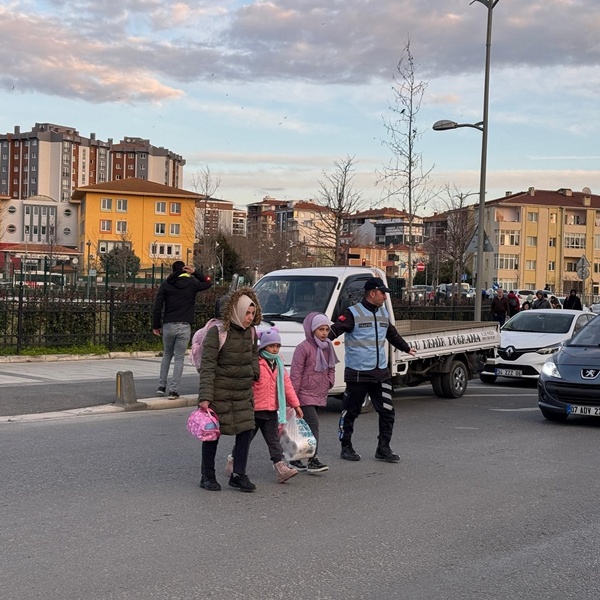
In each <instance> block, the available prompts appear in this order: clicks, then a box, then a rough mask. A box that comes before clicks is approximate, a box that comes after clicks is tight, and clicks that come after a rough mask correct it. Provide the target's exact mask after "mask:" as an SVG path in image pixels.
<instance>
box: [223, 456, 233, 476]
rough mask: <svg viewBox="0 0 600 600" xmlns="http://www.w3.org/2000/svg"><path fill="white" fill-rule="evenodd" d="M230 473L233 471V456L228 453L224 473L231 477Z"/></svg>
mask: <svg viewBox="0 0 600 600" xmlns="http://www.w3.org/2000/svg"><path fill="white" fill-rule="evenodd" d="M232 473H233V456H232V455H231V454H230V455H229V456H228V457H227V464H226V465H225V474H226V475H227V477H231V474H232Z"/></svg>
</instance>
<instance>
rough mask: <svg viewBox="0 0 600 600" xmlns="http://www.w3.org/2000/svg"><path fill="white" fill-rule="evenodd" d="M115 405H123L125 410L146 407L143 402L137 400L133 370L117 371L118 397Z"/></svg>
mask: <svg viewBox="0 0 600 600" xmlns="http://www.w3.org/2000/svg"><path fill="white" fill-rule="evenodd" d="M115 406H121V407H122V408H123V410H141V409H144V408H146V405H145V404H144V403H143V402H138V401H137V394H136V393H135V383H134V381H133V372H132V371H118V372H117V399H116V401H115Z"/></svg>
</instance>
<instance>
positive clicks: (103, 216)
mask: <svg viewBox="0 0 600 600" xmlns="http://www.w3.org/2000/svg"><path fill="white" fill-rule="evenodd" d="M200 198H202V196H201V195H199V194H196V193H194V192H189V191H186V190H181V189H178V188H174V187H170V186H167V185H162V184H160V183H154V182H151V181H146V180H144V179H137V178H129V179H120V180H116V181H108V182H105V183H98V184H95V185H89V186H87V187H80V188H77V190H76V191H75V192H74V193H73V196H72V198H71V203H73V204H78V205H79V241H78V246H79V249H80V251H81V253H82V256H83V258H84V265H83V268H82V271H83V272H85V273H86V274H87V272H88V270H91V269H94V268H97V269H100V264H99V262H96V260H97V258H99V257H100V256H101V255H102V254H106V253H108V252H110V251H111V250H112V249H113V248H114V247H115V246H118V245H120V244H126V245H128V246H130V247H131V249H132V250H133V251H134V253H135V255H136V256H137V257H138V258H139V259H140V261H141V269H142V270H149V269H152V267H153V266H155V267H156V266H159V265H161V264H164V265H170V264H172V263H173V262H174V261H175V260H183V261H185V262H189V260H190V256H193V250H194V237H195V234H194V225H195V212H194V211H195V203H196V201H197V200H198V199H200Z"/></svg>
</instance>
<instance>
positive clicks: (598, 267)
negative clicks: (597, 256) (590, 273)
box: [594, 263, 600, 273]
mask: <svg viewBox="0 0 600 600" xmlns="http://www.w3.org/2000/svg"><path fill="white" fill-rule="evenodd" d="M594 273H600V263H594Z"/></svg>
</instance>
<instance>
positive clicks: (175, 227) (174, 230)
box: [169, 223, 181, 235]
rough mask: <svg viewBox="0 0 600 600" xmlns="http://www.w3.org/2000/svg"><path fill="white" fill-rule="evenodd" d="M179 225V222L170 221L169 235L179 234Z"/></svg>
mask: <svg viewBox="0 0 600 600" xmlns="http://www.w3.org/2000/svg"><path fill="white" fill-rule="evenodd" d="M180 231H181V226H180V225H179V223H171V225H170V226H169V235H180Z"/></svg>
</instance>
